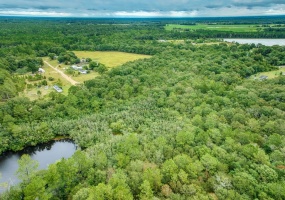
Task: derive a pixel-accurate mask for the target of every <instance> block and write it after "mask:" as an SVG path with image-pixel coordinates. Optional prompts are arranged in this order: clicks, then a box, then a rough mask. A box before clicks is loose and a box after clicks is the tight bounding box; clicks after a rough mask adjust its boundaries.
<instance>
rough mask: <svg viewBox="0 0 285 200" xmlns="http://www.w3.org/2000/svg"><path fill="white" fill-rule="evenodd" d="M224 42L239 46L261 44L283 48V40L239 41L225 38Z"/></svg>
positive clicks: (284, 42)
mask: <svg viewBox="0 0 285 200" xmlns="http://www.w3.org/2000/svg"><path fill="white" fill-rule="evenodd" d="M224 41H225V42H238V43H240V44H263V45H265V46H273V45H280V46H285V39H263V38H260V39H258V38H254V39H240V38H226V39H224Z"/></svg>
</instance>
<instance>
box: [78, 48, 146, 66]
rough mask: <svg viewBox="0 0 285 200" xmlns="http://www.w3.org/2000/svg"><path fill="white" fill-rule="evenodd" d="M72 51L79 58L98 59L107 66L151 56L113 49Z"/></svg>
mask: <svg viewBox="0 0 285 200" xmlns="http://www.w3.org/2000/svg"><path fill="white" fill-rule="evenodd" d="M74 53H75V55H76V56H77V57H79V58H91V59H92V60H93V61H98V62H100V63H102V64H104V65H106V67H108V68H113V67H117V66H120V65H122V64H124V63H126V62H129V61H134V60H138V59H143V58H150V57H151V56H148V55H141V54H133V53H124V52H115V51H74Z"/></svg>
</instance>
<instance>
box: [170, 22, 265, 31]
mask: <svg viewBox="0 0 285 200" xmlns="http://www.w3.org/2000/svg"><path fill="white" fill-rule="evenodd" d="M174 29H180V30H198V29H203V30H216V31H232V32H257V31H259V30H262V29H263V27H260V26H259V25H258V24H235V25H221V24H195V25H179V24H167V25H166V26H165V30H168V31H171V30H174Z"/></svg>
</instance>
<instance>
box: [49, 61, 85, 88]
mask: <svg viewBox="0 0 285 200" xmlns="http://www.w3.org/2000/svg"><path fill="white" fill-rule="evenodd" d="M44 63H45V64H47V65H48V66H49V67H51V68H52V69H54V70H55V71H57V72H58V73H59V74H60V75H61V76H62V77H63V78H65V79H66V80H67V81H68V82H70V83H71V84H72V85H76V84H78V83H79V82H77V81H75V80H73V79H72V78H70V77H69V76H67V75H66V74H65V73H63V72H62V71H61V70H59V69H57V68H56V67H54V66H52V65H51V64H49V63H48V62H47V61H44Z"/></svg>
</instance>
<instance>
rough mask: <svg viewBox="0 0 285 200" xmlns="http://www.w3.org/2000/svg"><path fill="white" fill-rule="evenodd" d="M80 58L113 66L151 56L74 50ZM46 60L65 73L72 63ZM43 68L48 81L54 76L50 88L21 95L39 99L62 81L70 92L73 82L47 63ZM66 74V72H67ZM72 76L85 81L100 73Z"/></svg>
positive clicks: (46, 58) (78, 80)
mask: <svg viewBox="0 0 285 200" xmlns="http://www.w3.org/2000/svg"><path fill="white" fill-rule="evenodd" d="M74 53H75V54H76V55H77V56H78V57H79V58H91V59H92V60H94V61H98V62H100V63H103V64H105V65H106V66H107V67H108V68H113V67H117V66H120V65H122V64H124V63H126V62H128V61H134V60H137V59H143V58H150V57H151V56H148V55H140V54H132V53H123V52H112V51H107V52H100V51H75V52H74ZM43 60H44V61H47V62H48V63H49V64H50V65H52V66H53V67H56V68H57V69H59V70H61V71H62V72H64V73H65V69H67V68H69V67H70V65H65V64H63V63H61V64H59V63H58V61H57V60H50V59H49V58H48V57H45V58H43ZM42 68H43V69H44V70H45V73H44V74H43V76H46V80H47V81H48V78H49V77H52V78H54V80H53V81H48V86H49V87H48V88H47V87H45V86H42V87H40V88H37V87H33V88H32V89H26V90H25V91H24V92H22V93H21V94H20V96H25V97H28V98H29V99H31V100H35V99H38V98H40V97H43V96H45V95H47V94H49V93H50V92H52V91H55V90H54V89H53V87H52V86H53V85H55V84H57V83H58V82H60V85H62V86H61V87H62V89H63V94H65V95H67V94H68V89H69V88H70V87H71V83H70V82H69V81H67V80H66V79H65V78H63V77H62V76H61V75H60V74H59V73H58V72H57V71H55V70H54V69H52V68H51V67H49V66H48V65H47V64H46V63H45V64H44V66H42ZM65 74H66V73H65ZM66 75H68V76H70V77H71V78H72V79H73V80H75V81H77V82H79V83H83V82H84V81H86V80H90V79H93V78H95V77H97V76H100V74H99V73H97V72H94V71H91V72H90V73H89V74H79V75H76V76H72V75H69V74H66ZM26 82H27V83H28V84H35V83H37V82H39V81H32V82H29V81H27V80H26ZM38 91H40V93H41V94H40V95H38V94H37V93H38Z"/></svg>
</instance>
